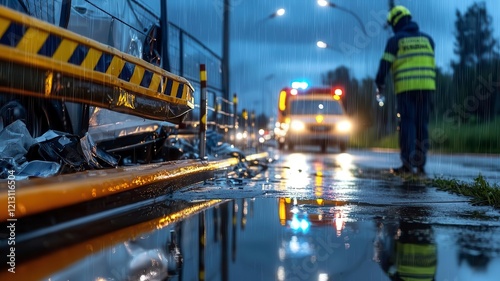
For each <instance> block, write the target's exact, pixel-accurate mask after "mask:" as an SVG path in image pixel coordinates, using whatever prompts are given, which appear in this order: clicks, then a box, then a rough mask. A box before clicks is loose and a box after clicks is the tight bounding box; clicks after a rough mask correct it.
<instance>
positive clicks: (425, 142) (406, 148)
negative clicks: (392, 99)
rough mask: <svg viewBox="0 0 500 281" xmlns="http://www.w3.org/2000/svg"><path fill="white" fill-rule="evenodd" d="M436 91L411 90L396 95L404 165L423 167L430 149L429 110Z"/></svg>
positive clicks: (400, 145)
mask: <svg viewBox="0 0 500 281" xmlns="http://www.w3.org/2000/svg"><path fill="white" fill-rule="evenodd" d="M433 93H434V91H409V92H403V93H399V94H397V95H396V98H397V107H398V108H397V109H398V113H399V114H400V118H401V119H400V125H399V147H400V149H401V161H402V162H403V165H404V166H406V167H408V168H410V169H411V168H412V167H417V168H423V167H424V166H425V162H426V160H427V150H428V149H429V144H430V139H429V128H428V125H429V111H430V101H431V98H432V97H431V95H432V94H433Z"/></svg>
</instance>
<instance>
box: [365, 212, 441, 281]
mask: <svg viewBox="0 0 500 281" xmlns="http://www.w3.org/2000/svg"><path fill="white" fill-rule="evenodd" d="M417 212H418V211H417ZM386 219H387V218H386ZM378 229H379V234H378V235H377V236H378V237H377V239H376V241H375V243H374V246H375V249H374V250H375V251H374V254H375V256H374V260H375V262H377V263H378V264H379V265H380V267H381V268H382V270H383V271H384V272H385V273H386V274H387V276H388V277H389V278H390V279H391V280H394V281H403V280H404V281H412V280H415V281H416V280H418V281H434V280H435V278H436V272H437V262H438V258H437V257H438V255H437V245H436V242H435V237H434V231H433V229H432V227H431V225H429V224H425V223H420V222H414V221H406V220H399V222H398V221H396V222H393V223H387V222H386V223H383V222H379V223H378Z"/></svg>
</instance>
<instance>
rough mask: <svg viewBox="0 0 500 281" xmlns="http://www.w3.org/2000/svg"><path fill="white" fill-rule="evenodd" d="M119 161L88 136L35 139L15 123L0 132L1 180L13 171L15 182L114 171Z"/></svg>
mask: <svg viewBox="0 0 500 281" xmlns="http://www.w3.org/2000/svg"><path fill="white" fill-rule="evenodd" d="M117 165H118V160H117V159H116V158H115V157H114V156H112V155H110V154H108V153H107V152H105V151H103V150H102V149H99V148H98V147H97V146H96V144H95V143H94V142H93V140H92V139H91V138H90V136H89V135H86V136H84V137H83V138H82V140H80V139H79V138H78V137H77V136H75V135H71V134H67V133H63V132H58V131H54V130H49V131H47V132H46V133H45V134H43V135H42V136H40V137H38V138H36V139H34V138H33V137H31V135H30V133H29V132H28V130H27V129H26V125H25V124H24V123H23V122H22V121H20V120H17V121H15V122H13V123H11V124H9V125H8V126H7V127H5V128H4V129H3V130H2V131H1V132H0V178H2V179H5V178H7V177H8V175H9V171H15V174H16V179H18V180H22V179H26V178H29V177H50V176H54V175H57V174H61V173H69V172H78V171H84V170H88V169H99V168H104V167H116V166H117Z"/></svg>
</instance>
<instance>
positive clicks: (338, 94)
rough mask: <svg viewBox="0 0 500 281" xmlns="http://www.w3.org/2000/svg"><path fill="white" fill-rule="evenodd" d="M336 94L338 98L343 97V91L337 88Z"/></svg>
mask: <svg viewBox="0 0 500 281" xmlns="http://www.w3.org/2000/svg"><path fill="white" fill-rule="evenodd" d="M334 93H335V95H336V96H341V95H342V89H340V88H337V89H335V90H334Z"/></svg>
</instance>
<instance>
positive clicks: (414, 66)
mask: <svg viewBox="0 0 500 281" xmlns="http://www.w3.org/2000/svg"><path fill="white" fill-rule="evenodd" d="M387 23H388V25H390V26H391V27H392V30H393V31H394V36H392V37H391V38H389V40H388V41H387V44H386V47H385V51H384V55H383V56H382V59H381V61H380V65H379V68H378V72H377V77H376V80H375V83H376V85H377V91H378V92H381V91H382V90H383V89H384V88H385V87H384V86H385V79H386V75H387V73H388V72H389V71H390V72H391V74H392V81H393V83H394V91H395V93H396V101H397V109H398V113H399V116H400V118H401V119H400V126H399V146H400V149H401V161H402V162H403V163H402V166H401V167H399V168H396V169H393V170H392V171H393V172H394V173H396V174H405V173H413V172H414V169H416V172H417V173H418V174H425V169H424V166H425V163H426V155H427V150H428V148H429V132H428V123H429V111H430V101H431V95H432V93H433V92H434V91H435V89H436V81H435V78H436V65H435V57H434V46H435V45H434V40H433V39H432V38H431V37H430V36H429V35H428V34H425V33H423V32H421V31H420V30H419V27H418V25H417V24H416V23H415V22H414V21H412V16H411V14H410V11H409V10H408V9H407V8H406V7H403V6H395V7H394V8H392V9H391V10H390V11H389V13H388V15H387Z"/></svg>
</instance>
